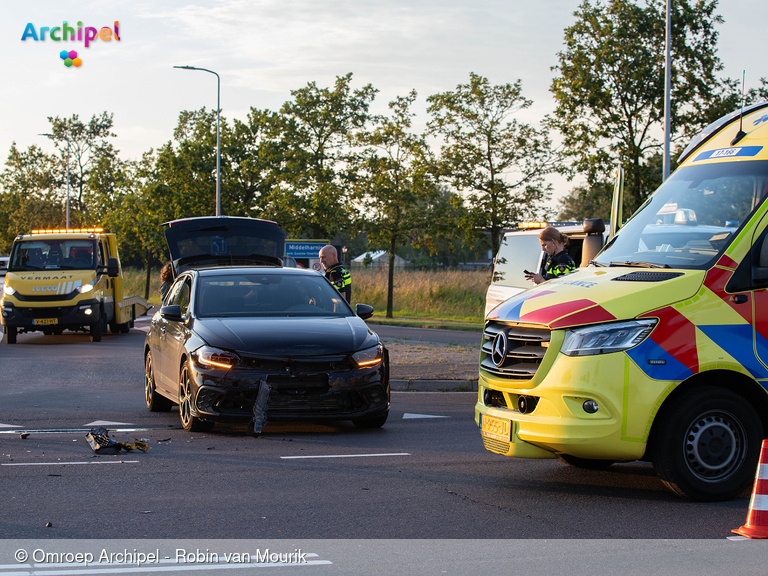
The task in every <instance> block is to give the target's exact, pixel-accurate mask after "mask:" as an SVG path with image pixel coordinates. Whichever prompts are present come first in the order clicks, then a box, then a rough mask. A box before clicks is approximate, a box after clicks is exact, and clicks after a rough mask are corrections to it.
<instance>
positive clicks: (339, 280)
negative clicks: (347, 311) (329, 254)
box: [325, 262, 352, 302]
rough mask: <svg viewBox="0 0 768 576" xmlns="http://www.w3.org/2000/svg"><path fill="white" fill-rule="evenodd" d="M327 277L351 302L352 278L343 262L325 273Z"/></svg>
mask: <svg viewBox="0 0 768 576" xmlns="http://www.w3.org/2000/svg"><path fill="white" fill-rule="evenodd" d="M325 277H326V278H328V280H330V281H331V284H333V285H334V286H335V287H336V290H338V291H339V292H341V294H342V296H344V298H346V299H347V302H350V300H351V298H352V277H351V276H350V275H349V272H348V271H347V269H346V268H344V266H342V264H341V262H338V263H336V264H334V265H333V266H331V267H330V268H328V269H327V270H326V271H325Z"/></svg>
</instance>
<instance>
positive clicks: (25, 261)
mask: <svg viewBox="0 0 768 576" xmlns="http://www.w3.org/2000/svg"><path fill="white" fill-rule="evenodd" d="M95 249H96V242H95V240H88V239H82V240H77V239H67V240H42V239H33V240H22V241H19V242H16V243H14V245H13V252H12V253H11V262H10V265H9V266H8V270H9V271H11V272H28V271H34V270H92V269H95V267H96V266H95V262H94V258H93V254H94V253H95Z"/></svg>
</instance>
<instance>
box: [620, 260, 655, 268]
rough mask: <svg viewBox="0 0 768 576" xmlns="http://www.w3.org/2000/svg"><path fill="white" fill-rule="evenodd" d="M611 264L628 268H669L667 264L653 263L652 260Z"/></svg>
mask: <svg viewBox="0 0 768 576" xmlns="http://www.w3.org/2000/svg"><path fill="white" fill-rule="evenodd" d="M610 265H611V266H629V267H630V268H669V264H654V263H653V262H641V261H637V262H630V261H629V260H627V261H626V262H611V264H610Z"/></svg>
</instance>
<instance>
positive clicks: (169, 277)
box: [160, 262, 173, 300]
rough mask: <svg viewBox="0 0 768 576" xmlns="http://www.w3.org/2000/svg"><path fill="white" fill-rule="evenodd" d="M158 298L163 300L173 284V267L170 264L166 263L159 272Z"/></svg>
mask: <svg viewBox="0 0 768 576" xmlns="http://www.w3.org/2000/svg"><path fill="white" fill-rule="evenodd" d="M160 282H162V284H160V297H161V298H162V299H163V300H165V295H166V294H168V290H170V289H171V284H173V265H172V264H171V263H170V262H166V263H165V266H163V269H162V270H160Z"/></svg>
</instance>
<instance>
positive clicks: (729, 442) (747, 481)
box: [651, 386, 763, 502]
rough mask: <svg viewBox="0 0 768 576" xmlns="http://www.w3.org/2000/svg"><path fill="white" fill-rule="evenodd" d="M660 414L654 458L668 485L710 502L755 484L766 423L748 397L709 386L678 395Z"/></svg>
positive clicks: (654, 442) (654, 436)
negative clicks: (681, 395) (761, 419)
mask: <svg viewBox="0 0 768 576" xmlns="http://www.w3.org/2000/svg"><path fill="white" fill-rule="evenodd" d="M659 418H660V419H661V420H660V422H659V423H658V424H654V430H653V432H652V437H651V450H652V461H653V467H654V469H655V470H656V473H657V474H658V475H659V477H660V478H661V481H662V482H664V484H665V485H666V486H667V488H669V489H670V490H672V491H673V492H675V493H676V494H678V495H680V496H684V497H686V498H690V499H691V500H700V501H707V502H712V501H717V500H727V499H729V498H735V497H736V496H738V495H739V494H741V493H742V492H744V491H745V490H746V489H747V488H749V486H750V485H751V484H752V480H753V479H754V474H755V469H756V468H757V460H758V457H759V455H760V445H761V443H762V438H763V426H762V424H761V421H760V418H759V416H758V415H757V412H755V409H754V408H753V407H752V406H751V405H750V403H749V402H748V401H747V400H745V399H744V398H742V397H741V396H739V395H737V394H735V393H733V392H731V391H730V390H725V389H722V388H717V387H714V386H705V387H701V388H697V389H693V390H691V391H689V392H687V393H686V395H685V396H683V397H680V398H678V399H677V400H676V403H675V404H674V405H671V406H669V407H668V408H667V409H665V410H663V412H662V413H661V414H660V415H659Z"/></svg>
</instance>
